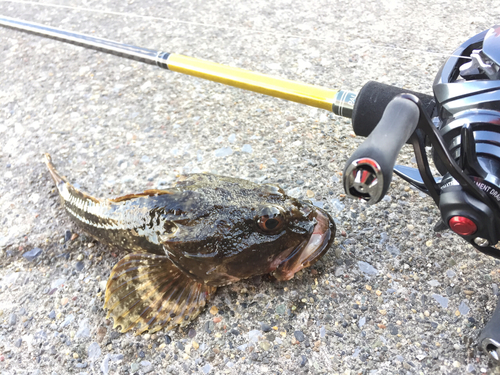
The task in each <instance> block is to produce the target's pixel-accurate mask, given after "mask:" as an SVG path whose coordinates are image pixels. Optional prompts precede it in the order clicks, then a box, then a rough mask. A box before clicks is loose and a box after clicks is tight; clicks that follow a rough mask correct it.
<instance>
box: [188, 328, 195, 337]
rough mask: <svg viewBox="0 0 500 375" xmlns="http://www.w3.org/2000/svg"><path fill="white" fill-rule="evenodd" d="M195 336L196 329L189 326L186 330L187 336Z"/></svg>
mask: <svg viewBox="0 0 500 375" xmlns="http://www.w3.org/2000/svg"><path fill="white" fill-rule="evenodd" d="M195 336H196V330H195V329H194V328H191V329H190V330H189V332H188V337H189V338H190V339H192V338H194V337H195Z"/></svg>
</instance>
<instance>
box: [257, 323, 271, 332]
mask: <svg viewBox="0 0 500 375" xmlns="http://www.w3.org/2000/svg"><path fill="white" fill-rule="evenodd" d="M260 329H261V330H262V332H270V331H271V330H272V329H273V328H272V327H271V326H270V325H269V324H266V323H261V324H260Z"/></svg>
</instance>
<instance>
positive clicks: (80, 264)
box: [75, 261, 85, 272]
mask: <svg viewBox="0 0 500 375" xmlns="http://www.w3.org/2000/svg"><path fill="white" fill-rule="evenodd" d="M84 267H85V263H83V262H81V261H80V262H76V266H75V268H76V270H77V271H78V272H80V271H81V270H83V268H84Z"/></svg>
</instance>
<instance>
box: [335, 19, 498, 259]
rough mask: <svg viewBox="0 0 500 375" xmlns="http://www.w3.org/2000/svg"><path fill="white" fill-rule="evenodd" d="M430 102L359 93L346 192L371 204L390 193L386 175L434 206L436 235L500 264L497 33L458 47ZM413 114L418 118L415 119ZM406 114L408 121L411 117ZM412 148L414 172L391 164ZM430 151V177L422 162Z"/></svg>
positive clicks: (395, 93)
mask: <svg viewBox="0 0 500 375" xmlns="http://www.w3.org/2000/svg"><path fill="white" fill-rule="evenodd" d="M433 91H434V97H431V96H428V95H424V94H419V93H414V92H409V93H408V91H405V90H403V89H400V88H396V87H393V86H389V85H384V84H380V83H376V82H369V83H368V84H366V85H365V86H364V87H363V88H362V89H361V91H360V93H359V94H358V98H357V99H356V103H355V105H354V109H353V115H352V121H353V128H354V131H355V132H356V134H358V135H362V136H367V137H368V138H367V140H366V141H365V142H364V143H363V144H362V145H361V146H360V147H359V148H358V150H356V152H355V153H354V154H353V155H352V156H351V158H350V159H349V161H348V162H347V166H346V168H345V170H344V187H345V190H346V192H347V193H348V194H349V195H351V196H354V197H357V198H362V199H365V200H367V201H368V202H369V203H376V202H378V201H380V200H381V199H382V198H383V196H384V195H385V193H386V192H387V190H388V187H389V184H390V180H391V178H392V171H393V168H394V172H395V173H396V174H397V175H398V176H400V177H402V178H403V179H405V180H407V181H408V182H410V183H411V184H412V185H414V186H416V187H417V188H418V189H420V190H421V191H423V192H425V193H427V194H429V195H430V196H431V197H432V198H433V199H434V201H435V203H436V205H437V206H438V207H439V209H440V212H441V220H440V222H439V223H438V224H437V225H436V227H435V229H436V230H444V229H451V230H452V231H454V232H455V233H457V234H458V235H460V236H461V237H462V238H464V239H465V240H466V241H467V242H469V243H470V244H471V245H473V246H474V247H475V248H476V249H478V250H480V251H481V252H483V253H486V254H488V255H490V256H493V257H496V258H499V259H500V249H497V248H496V247H494V246H495V245H496V244H497V243H498V241H500V27H494V28H492V29H489V30H486V31H484V32H482V33H480V34H478V35H476V36H474V37H472V38H471V39H469V40H468V41H467V42H465V43H464V44H462V45H461V46H460V47H459V48H458V49H457V50H456V51H455V52H454V53H453V55H452V56H451V57H450V58H449V59H448V60H447V61H446V62H445V64H444V65H443V66H442V67H441V69H440V71H439V72H438V74H437V76H436V79H435V81H434V85H433ZM416 112H417V114H415V113H416ZM411 113H412V115H410V114H411ZM405 142H407V143H412V144H413V147H414V150H415V156H416V160H417V164H418V170H417V169H413V168H408V167H404V166H394V165H395V162H396V157H397V154H398V153H399V151H400V149H401V147H402V145H403V144H404V143H405ZM426 146H431V147H432V151H431V154H432V158H433V161H434V164H435V166H436V168H437V170H438V171H439V173H440V174H441V176H439V177H435V176H434V175H433V174H432V173H431V168H430V166H429V162H428V159H427V152H426Z"/></svg>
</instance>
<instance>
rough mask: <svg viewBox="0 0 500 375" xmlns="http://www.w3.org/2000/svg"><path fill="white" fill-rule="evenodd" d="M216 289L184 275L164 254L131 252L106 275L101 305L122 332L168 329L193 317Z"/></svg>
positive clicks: (138, 332)
mask: <svg viewBox="0 0 500 375" xmlns="http://www.w3.org/2000/svg"><path fill="white" fill-rule="evenodd" d="M216 289H217V288H215V287H211V286H207V285H205V284H203V283H199V282H197V281H195V280H193V279H192V278H190V277H189V276H186V275H185V274H184V273H183V272H182V271H180V270H179V269H178V268H177V267H176V266H175V265H174V264H173V263H172V262H171V261H170V259H169V258H168V257H167V256H162V255H154V254H130V255H127V256H126V257H124V258H123V259H122V260H120V261H119V262H118V263H117V264H116V265H115V266H114V268H113V270H112V272H111V275H110V276H109V279H108V283H107V285H106V295H105V302H104V307H105V308H106V309H108V310H109V311H108V317H112V318H113V319H114V325H113V328H116V327H117V326H121V332H126V331H128V330H130V329H132V328H136V334H141V333H143V332H144V331H146V330H149V331H150V332H156V331H158V330H159V329H161V328H163V327H166V330H169V329H172V328H173V327H174V326H176V325H180V326H183V325H186V324H188V323H189V321H191V320H193V319H194V318H196V317H197V316H198V314H199V313H200V312H201V310H202V309H203V307H204V306H205V304H206V302H207V301H208V300H209V299H210V298H211V297H212V296H213V294H214V293H215V290H216Z"/></svg>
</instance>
